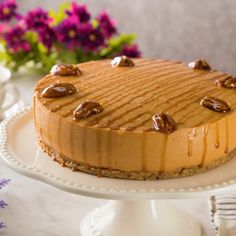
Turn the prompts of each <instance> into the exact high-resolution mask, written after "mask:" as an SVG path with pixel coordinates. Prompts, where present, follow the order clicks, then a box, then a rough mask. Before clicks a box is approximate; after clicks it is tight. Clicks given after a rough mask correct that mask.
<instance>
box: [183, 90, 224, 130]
mask: <svg viewBox="0 0 236 236" xmlns="http://www.w3.org/2000/svg"><path fill="white" fill-rule="evenodd" d="M211 91H214V90H211ZM222 94H224V92H218V93H215V95H216V96H221V95H222ZM190 104H191V103H188V104H186V105H190ZM194 110H195V108H193V109H192V110H190V111H189V112H188V113H187V114H184V115H183V117H182V118H181V120H179V122H185V121H186V120H188V119H191V118H192V117H193V111H194ZM189 114H190V116H188V115H189ZM211 115H212V116H214V115H218V116H220V115H221V114H215V112H214V113H211ZM203 122H204V120H202V121H200V122H199V123H197V124H195V126H200V125H202V123H203Z"/></svg>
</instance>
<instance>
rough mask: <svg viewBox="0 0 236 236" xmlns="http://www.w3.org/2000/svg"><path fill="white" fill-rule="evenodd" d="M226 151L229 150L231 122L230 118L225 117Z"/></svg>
mask: <svg viewBox="0 0 236 236" xmlns="http://www.w3.org/2000/svg"><path fill="white" fill-rule="evenodd" d="M224 152H225V153H228V152H229V124H228V119H227V118H225V150H224Z"/></svg>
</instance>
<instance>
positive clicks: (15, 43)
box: [4, 25, 30, 53]
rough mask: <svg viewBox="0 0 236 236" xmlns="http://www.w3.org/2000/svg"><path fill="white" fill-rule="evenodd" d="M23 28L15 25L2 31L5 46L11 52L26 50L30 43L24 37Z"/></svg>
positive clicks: (28, 49) (28, 48)
mask: <svg viewBox="0 0 236 236" xmlns="http://www.w3.org/2000/svg"><path fill="white" fill-rule="evenodd" d="M24 34H25V29H23V28H22V27H21V26H19V25H17V26H14V27H12V28H10V29H9V31H7V32H5V33H4V39H5V41H6V43H7V48H8V50H9V51H10V52H11V53H18V52H22V51H23V52H28V51H30V44H29V43H28V42H27V41H26V40H25V39H24Z"/></svg>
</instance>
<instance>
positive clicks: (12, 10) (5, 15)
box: [0, 0, 17, 21]
mask: <svg viewBox="0 0 236 236" xmlns="http://www.w3.org/2000/svg"><path fill="white" fill-rule="evenodd" d="M16 9H17V5H16V2H15V0H7V1H3V2H2V3H0V21H9V20H11V19H12V18H13V17H15V16H17V13H16Z"/></svg>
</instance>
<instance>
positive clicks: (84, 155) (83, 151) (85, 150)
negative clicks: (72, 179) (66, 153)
mask: <svg viewBox="0 0 236 236" xmlns="http://www.w3.org/2000/svg"><path fill="white" fill-rule="evenodd" d="M81 132H82V136H83V138H82V148H81V149H82V157H83V159H84V162H85V163H87V147H86V140H87V138H86V136H87V135H86V131H85V130H84V129H82V131H81Z"/></svg>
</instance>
